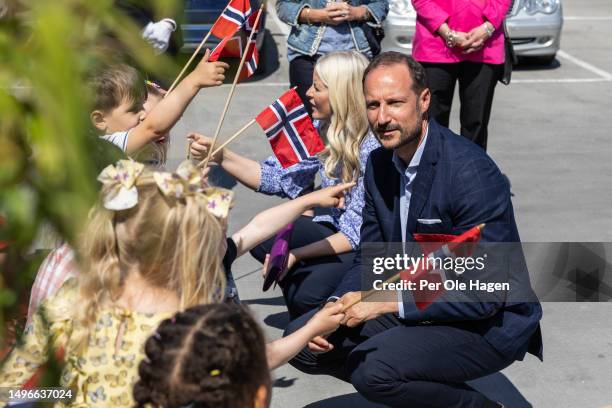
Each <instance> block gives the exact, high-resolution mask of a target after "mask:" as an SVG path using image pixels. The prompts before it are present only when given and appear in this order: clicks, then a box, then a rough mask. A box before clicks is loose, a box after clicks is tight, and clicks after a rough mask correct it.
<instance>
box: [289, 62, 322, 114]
mask: <svg viewBox="0 0 612 408" xmlns="http://www.w3.org/2000/svg"><path fill="white" fill-rule="evenodd" d="M318 58H319V56H318V55H313V56H312V57H309V56H306V55H304V56H300V57H297V58H294V59H292V60H291V62H289V85H290V86H291V87H292V88H293V87H294V86H296V87H297V93H298V95H300V98H302V102H304V106H305V107H306V110H307V111H308V114H309V115H311V116H312V106H310V102H308V97H307V96H306V92H307V91H308V88H310V87H311V86H312V74H313V73H314V67H315V64H316V63H317V59H318Z"/></svg>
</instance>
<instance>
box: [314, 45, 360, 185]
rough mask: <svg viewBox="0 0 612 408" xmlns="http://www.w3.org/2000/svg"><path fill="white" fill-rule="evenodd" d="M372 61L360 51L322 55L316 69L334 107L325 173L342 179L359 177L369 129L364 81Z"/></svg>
mask: <svg viewBox="0 0 612 408" xmlns="http://www.w3.org/2000/svg"><path fill="white" fill-rule="evenodd" d="M367 66H368V60H367V58H366V57H364V56H363V55H362V54H361V53H359V52H357V51H342V52H333V53H330V54H326V55H324V56H323V57H321V58H319V60H318V61H317V64H316V65H315V72H316V73H317V75H318V76H319V78H320V79H321V81H322V82H323V84H324V85H325V86H326V87H327V89H328V92H329V104H330V107H331V110H332V116H331V118H330V122H329V125H328V126H327V127H326V129H325V130H324V132H325V136H326V138H327V143H328V148H327V149H325V150H324V151H323V152H322V153H321V156H320V157H321V159H323V160H324V168H325V174H326V175H327V176H328V177H330V178H336V179H340V180H341V181H342V182H344V183H346V182H350V181H353V180H356V179H357V177H358V176H359V170H360V163H359V150H360V147H361V143H362V142H363V140H364V139H365V137H366V135H367V131H368V118H367V115H366V108H365V97H364V95H363V87H362V86H361V81H362V77H363V72H364V71H365V69H366V67H367Z"/></svg>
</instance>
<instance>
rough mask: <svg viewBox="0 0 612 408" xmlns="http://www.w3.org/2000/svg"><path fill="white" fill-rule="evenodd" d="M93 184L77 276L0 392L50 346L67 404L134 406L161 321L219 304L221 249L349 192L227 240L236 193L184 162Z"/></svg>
mask: <svg viewBox="0 0 612 408" xmlns="http://www.w3.org/2000/svg"><path fill="white" fill-rule="evenodd" d="M99 180H100V181H101V182H102V183H103V188H102V192H101V201H102V205H99V206H98V207H96V208H94V210H93V211H92V214H91V219H90V221H89V224H88V226H87V228H86V229H85V233H84V234H83V237H82V245H81V248H80V255H81V259H80V261H81V262H80V265H79V266H80V268H79V269H80V271H79V273H78V275H77V277H76V278H72V279H69V280H68V281H66V283H65V284H64V285H63V286H62V287H61V288H60V290H59V291H58V292H57V294H56V295H55V296H53V297H51V298H49V299H46V300H45V301H44V302H43V303H42V305H41V307H40V308H39V309H38V311H37V312H36V313H35V314H34V315H33V316H32V319H31V322H30V324H29V325H28V326H27V328H26V330H25V333H24V336H23V342H22V343H20V344H19V345H18V346H17V347H16V348H15V349H14V350H13V351H12V352H11V354H10V355H9V357H8V359H7V361H6V362H5V363H4V364H3V366H2V371H0V387H19V386H21V385H22V384H23V383H24V382H25V381H26V380H28V379H29V377H30V376H31V374H32V373H33V372H34V371H36V368H37V367H38V366H39V365H40V364H43V363H44V362H45V361H46V358H47V355H48V353H47V352H48V350H49V346H51V347H52V348H53V349H63V350H64V351H65V367H64V372H63V375H62V377H61V379H60V383H61V385H62V386H64V387H70V388H72V389H73V390H74V392H75V394H76V396H75V399H74V400H73V402H72V404H73V405H75V406H81V405H92V406H108V405H112V406H131V405H132V400H131V392H130V390H131V385H132V384H133V383H134V382H135V379H136V374H137V373H136V371H137V367H138V362H139V361H140V359H141V358H142V355H143V350H142V348H143V347H142V346H143V344H144V341H145V339H146V338H147V337H148V336H149V335H150V334H151V333H152V332H153V330H154V329H155V327H157V325H158V324H159V322H160V321H162V320H164V319H166V318H168V317H170V316H172V315H173V314H174V313H176V312H177V311H179V310H184V309H185V308H188V307H191V306H194V305H197V304H203V303H211V302H219V301H221V300H222V299H223V294H224V288H225V273H224V271H223V268H222V261H221V258H222V256H220V255H221V254H223V253H225V252H226V248H227V247H226V243H230V242H232V243H234V242H235V248H236V252H235V254H236V255H238V256H239V255H241V254H243V253H244V252H245V251H248V250H249V249H250V248H252V247H253V246H254V245H257V244H258V243H259V242H261V241H263V240H264V239H267V238H269V237H270V236H272V235H274V234H275V233H276V232H277V231H278V230H280V229H281V228H282V227H283V226H284V225H286V224H287V223H289V222H291V221H292V220H293V219H295V218H296V217H297V216H299V214H300V213H302V212H303V211H304V210H306V209H309V208H311V207H313V206H324V207H327V206H338V205H341V202H342V199H341V198H340V197H341V196H342V190H343V189H345V188H349V187H350V185H342V186H336V187H333V188H330V189H325V190H320V191H317V192H314V193H312V194H310V195H307V196H304V197H302V198H301V199H300V200H293V201H290V202H287V203H284V204H281V205H280V206H277V207H275V208H272V209H269V210H266V211H264V212H262V213H260V214H259V215H257V216H256V217H255V218H254V219H253V221H251V222H250V223H249V224H248V225H247V226H246V227H244V228H243V229H242V230H240V231H239V232H237V233H236V234H234V235H233V236H232V238H231V239H229V240H227V241H226V240H225V239H224V230H223V227H222V224H225V221H224V219H225V216H226V215H227V212H228V211H229V207H230V204H231V197H232V192H231V191H229V190H224V189H218V188H204V180H203V179H202V172H201V171H199V170H197V169H196V168H195V167H194V166H193V165H192V164H191V163H190V162H185V163H183V164H182V165H181V166H180V167H179V169H178V170H177V172H176V173H172V174H171V173H166V172H154V171H152V170H150V169H148V168H145V166H144V165H143V164H141V163H137V162H134V161H131V160H122V161H120V162H118V163H117V165H116V166H112V165H111V166H108V167H107V168H106V169H105V170H104V171H103V172H102V173H101V175H100V177H99ZM75 305H78V307H75Z"/></svg>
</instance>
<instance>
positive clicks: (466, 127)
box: [412, 0, 511, 150]
mask: <svg viewBox="0 0 612 408" xmlns="http://www.w3.org/2000/svg"><path fill="white" fill-rule="evenodd" d="M510 3H511V0H412V5H413V6H414V9H415V10H416V12H417V23H416V33H415V36H414V42H413V46H412V56H413V57H414V59H415V60H417V61H419V62H420V63H421V64H423V66H424V67H425V70H426V72H427V82H428V85H429V88H430V89H431V95H432V98H431V105H430V107H429V115H430V118H433V119H435V120H436V121H437V122H438V123H440V124H442V125H443V126H446V127H448V122H449V116H450V110H451V104H452V102H453V93H454V91H455V83H456V82H457V81H458V82H459V99H460V101H461V112H460V119H461V134H462V135H463V136H465V137H467V138H469V139H471V140H472V141H474V142H475V143H477V144H478V145H480V146H481V147H482V148H483V149H485V150H486V148H487V126H488V124H489V117H490V115H491V105H492V104H493V93H494V91H495V85H496V83H497V81H498V79H499V78H500V75H501V74H502V72H503V64H504V56H505V53H504V29H503V21H504V17H505V16H506V14H507V12H508V8H509V7H510Z"/></svg>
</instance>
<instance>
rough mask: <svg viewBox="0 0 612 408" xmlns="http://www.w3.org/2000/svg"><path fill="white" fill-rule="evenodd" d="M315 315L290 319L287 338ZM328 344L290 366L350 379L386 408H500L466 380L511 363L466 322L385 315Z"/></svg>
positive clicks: (344, 332) (335, 336)
mask: <svg viewBox="0 0 612 408" xmlns="http://www.w3.org/2000/svg"><path fill="white" fill-rule="evenodd" d="M314 313H315V311H312V312H310V313H308V314H306V315H304V316H302V317H300V318H299V319H297V320H294V321H292V322H291V323H290V324H289V326H288V327H287V330H286V331H285V336H286V335H288V334H290V333H293V332H294V331H296V330H297V329H299V328H300V327H302V326H303V325H304V324H305V323H306V322H307V321H308V319H309V318H310V317H311V316H312V315H313V314H314ZM328 341H330V342H331V343H332V344H333V345H334V349H333V350H332V351H330V352H327V353H323V354H313V353H311V352H310V351H309V350H308V349H307V348H305V349H304V350H302V351H301V352H300V353H299V354H298V355H297V356H296V357H295V358H294V359H293V360H291V361H290V364H291V365H293V366H294V367H296V368H298V369H300V370H302V371H305V372H307V373H312V374H318V373H326V374H331V375H335V376H337V377H339V378H342V379H344V380H348V381H350V382H351V383H352V384H353V386H354V387H355V388H356V389H357V391H359V393H360V394H362V395H363V396H364V397H365V398H367V399H368V400H370V401H372V402H376V403H380V404H384V405H386V406H390V407H419V408H430V407H431V408H433V407H440V408H453V407H456V408H466V407H498V405H497V403H495V402H493V401H490V400H489V399H487V398H486V397H485V396H484V395H482V394H481V393H479V392H477V391H476V390H474V389H473V388H471V387H470V386H468V385H467V384H466V383H465V382H466V381H469V380H474V379H476V378H480V377H483V376H486V375H489V374H492V373H495V372H497V371H499V370H502V369H503V368H505V367H507V366H508V365H510V364H511V363H512V362H513V361H514V359H513V358H509V357H507V356H503V355H502V354H500V353H499V352H498V351H497V350H496V349H494V348H493V347H492V346H491V345H490V344H489V343H488V342H487V341H486V340H485V339H484V338H483V337H482V335H480V334H479V333H478V332H477V331H476V330H470V326H469V323H467V322H462V323H457V324H447V325H418V326H409V325H405V324H404V323H403V322H402V321H400V320H399V319H398V318H396V317H395V316H394V315H391V314H386V315H382V316H380V317H378V318H377V319H374V320H370V321H367V322H366V323H365V324H363V325H361V326H358V327H356V328H347V327H344V326H341V327H340V329H338V330H337V331H336V332H334V333H332V334H331V335H330V336H329V337H328Z"/></svg>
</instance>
